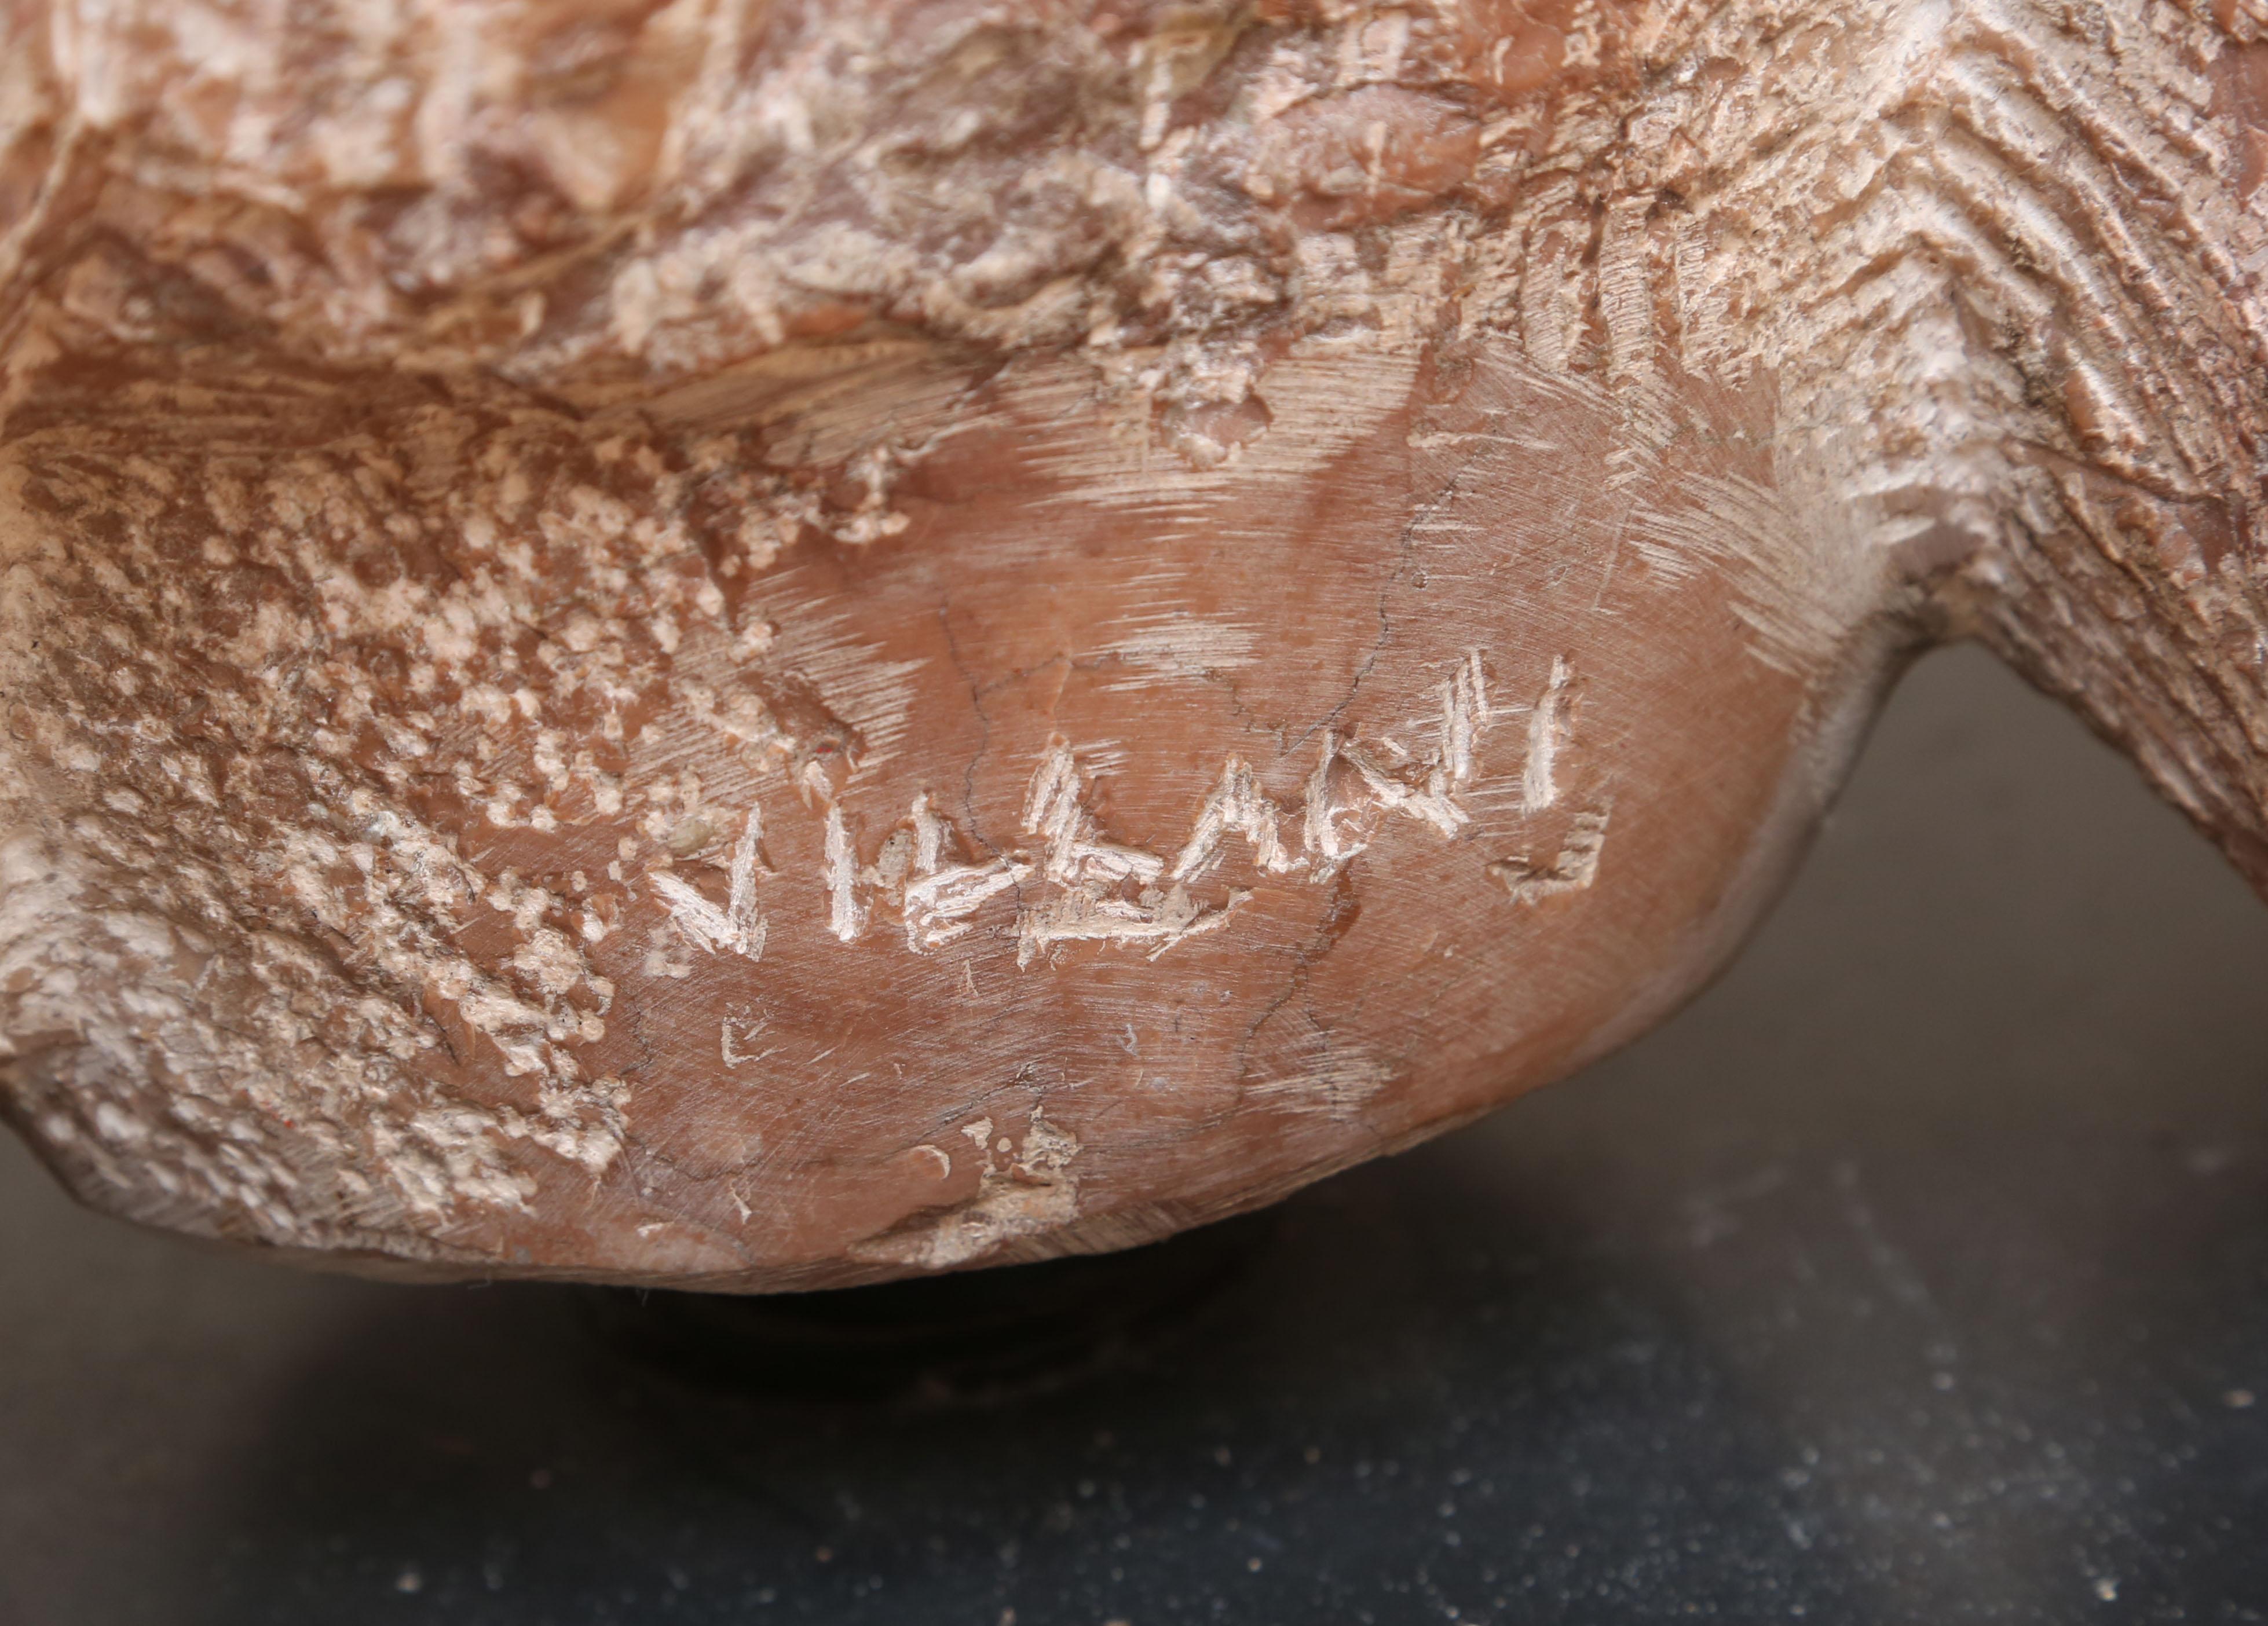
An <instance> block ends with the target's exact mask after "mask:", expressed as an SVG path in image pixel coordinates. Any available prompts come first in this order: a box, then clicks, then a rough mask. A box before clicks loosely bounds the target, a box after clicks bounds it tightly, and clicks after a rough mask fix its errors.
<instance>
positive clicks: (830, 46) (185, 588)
mask: <svg viewBox="0 0 2268 1626" xmlns="http://www.w3.org/2000/svg"><path fill="white" fill-rule="evenodd" d="M2264 178H2268V6H2264V4H2263V0H2216V3H2213V4H2207V3H2205V0H2195V3H2193V4H2188V5H2186V6H2184V5H2176V4H2151V3H2149V0H2070V3H2069V4H2052V3H2051V0H1849V3H1848V4H1843V5H1840V6H1837V7H1836V8H1833V9H1832V10H1831V11H1823V10H1822V9H1821V8H1819V7H1817V6H1815V5H1808V4H1797V3H1796V0H1721V3H1719V4H1699V3H1694V4H1683V3H1681V0H1440V3H1438V4H1425V3H1413V4H1408V5H1404V6H1384V5H1378V6H1373V5H1361V4H1351V3H1347V0H1310V3H1301V0H1257V3H1256V4H1175V5H1163V4H1146V3H1130V4H1116V3H1115V0H1106V3H1105V4H1082V5H1069V4H1066V5H1040V4H976V3H974V0H863V3H855V4H854V3H851V0H808V3H806V4H794V3H792V0H780V3H778V4H769V5H767V4H755V3H748V4H736V3H734V0H677V3H676V4H669V5H666V6H663V5H658V4H639V3H637V0H629V3H623V0H544V3H541V4H534V3H522V4H505V3H504V0H359V3H355V0H336V3H335V4H324V3H320V0H266V3H264V4H262V3H259V0H245V3H242V4H220V3H219V0H166V3H165V4H155V3H154V0H107V3H105V0H4V4H0V1056H5V1057H6V1058H7V1059H6V1061H5V1062H4V1067H5V1070H6V1071H5V1073H4V1085H0V1100H4V1102H5V1105H6V1109H7V1111H8V1113H9V1114H10V1115H11V1118H12V1120H13V1121H14V1122H16V1124H17V1125H18V1127H19V1128H20V1129H22V1131H23V1132H24V1133H25V1134H26V1136H27V1137H29V1138H30V1139H31V1140H32V1141H33V1144H36V1145H37V1146H38V1147H39V1148H40V1151H42V1153H43V1154H44V1155H45V1156H46V1157H47V1159H48V1160H49V1162H50V1163H51V1164H52V1165H53V1166H55V1169H56V1171H57V1172H58V1174H60V1175H61V1176H62V1177H63V1179H64V1180H65V1181H67V1182H69V1184H70V1186H71V1188H72V1189H73V1190H75V1191H76V1192H77V1194H78V1195H79V1196H82V1197H83V1198H85V1200H86V1201H88V1202H90V1203H94V1204H96V1205H97V1206H99V1207H102V1208H105V1209H108V1210H113V1211H114V1212H118V1213H122V1214H125V1215H129V1216H131V1217H134V1218H139V1219H143V1220H147V1221H149V1222H151V1223H154V1224H158V1225H168V1226H173V1227H176V1228H179V1229H181V1230H185V1231H191V1232H199V1233H202V1234H206V1235H211V1236H218V1237H224V1238H232V1239H238V1240H245V1241H249V1242H255V1243H262V1244H267V1245H269V1246H274V1247H285V1248H291V1249H295V1250H309V1251H311V1252H313V1253H316V1254H322V1255H325V1256H328V1257H329V1258H331V1259H334V1260H336V1261H338V1262H350V1263H354V1264H357V1265H359V1266H361V1267H364V1268H369V1269H397V1270H403V1271H409V1272H412V1273H416V1274H423V1275H431V1276H448V1275H461V1274H482V1275H485V1274H520V1275H531V1276H537V1275H542V1276H572V1277H593V1278H601V1279H610V1280H623V1281H645V1282H674V1283H682V1284H698V1285H704V1286H711V1287H718V1288H727V1289H733V1290H740V1291H761V1290H766V1289H776V1288H786V1287H798V1286H808V1285H819V1284H835V1283H844V1282H851V1281H857V1280H863V1279H871V1278H876V1277H887V1276H891V1275H897V1274H902V1273H906V1272H909V1271H917V1270H924V1269H943V1268H948V1267H954V1266H961V1265H966V1264H973V1263H979V1262H998V1261H1004V1260H1010V1259H1021V1258H1030V1257H1034V1256H1037V1255H1041V1254H1049V1253H1054V1252H1060V1251H1064V1250H1071V1249H1083V1248H1101V1247H1116V1246H1120V1245H1123V1244H1128V1243H1131V1242H1136V1241H1139V1240H1146V1239H1149V1238H1152V1237H1155V1236H1158V1235H1160V1234H1162V1233H1164V1232H1169V1231H1171V1230H1174V1229H1175V1228H1177V1227H1180V1226H1183V1225H1189V1224H1193V1223H1196V1222H1197V1221H1200V1220H1203V1219H1205V1218H1212V1217H1215V1216H1218V1215H1220V1214H1224V1213H1226V1212H1229V1211H1231V1210H1235V1209H1238V1208H1241V1207H1246V1206H1249V1205H1252V1204H1255V1203H1261V1202H1263V1201H1265V1200H1267V1199H1269V1198H1270V1197H1272V1196H1278V1195H1279V1194H1281V1193H1282V1192H1284V1191H1285V1190H1287V1189H1289V1188H1292V1187H1293V1186H1295V1185H1297V1184H1299V1183H1300V1182H1302V1181H1307V1180H1311V1179H1314V1177H1316V1176H1317V1175H1319V1174H1323V1173H1325V1172H1328V1171H1329V1170H1330V1169H1333V1168H1336V1167H1339V1166H1344V1165H1345V1164H1347V1163H1349V1162H1351V1161H1354V1160H1357V1159H1362V1158H1366V1157H1369V1156H1372V1155H1374V1154H1376V1153H1378V1152H1380V1151H1388V1150H1390V1149H1392V1148H1394V1147H1396V1146H1400V1145H1403V1144H1409V1143H1410V1141H1412V1140H1414V1139H1417V1138H1418V1137H1424V1136H1425V1135H1429V1134H1432V1133H1434V1132H1436V1131H1438V1130H1440V1129H1442V1128H1444V1127H1447V1125H1450V1124H1453V1123H1455V1122H1460V1121H1462V1120H1463V1119H1466V1118H1469V1117H1470V1116H1471V1115H1474V1114H1476V1113H1479V1112H1482V1111H1484V1110H1486V1109H1487V1108H1489V1107H1491V1106H1494V1105H1496V1104H1498V1103H1499V1102H1501V1101H1503V1100H1506V1099H1508V1098H1509V1097H1511V1096H1512V1095H1513V1094H1515V1093H1519V1092H1520V1091H1521V1090H1524V1089H1527V1088H1529V1087H1532V1086H1534V1085H1537V1084H1540V1083H1543V1082H1544V1081H1546V1080H1548V1079H1550V1078H1556V1077H1558V1076H1560V1075H1562V1074H1564V1073H1565V1072H1566V1071H1569V1070H1570V1069H1572V1068H1573V1067H1575V1066H1577V1065H1579V1064H1580V1063H1581V1062H1582V1061H1584V1060H1585V1059H1586V1058H1587V1057H1590V1056H1595V1055H1597V1054H1599V1053H1600V1052H1601V1051H1602V1050H1603V1049H1605V1048H1608V1047H1609V1046H1611V1045H1613V1044H1615V1043H1616V1042H1618V1041H1621V1040H1623V1039H1624V1038H1626V1037H1628V1036H1629V1035H1631V1034H1633V1033H1634V1032H1636V1031H1638V1029H1639V1028H1641V1027H1643V1026H1646V1024H1647V1023H1649V1022H1651V1021H1653V1020H1654V1019H1657V1018H1659V1017H1660V1016H1661V1014H1662V1013H1663V1012H1665V1011H1667V1010H1668V1009H1669V1008H1671V1007H1672V1006H1674V1005H1675V1004H1676V1003H1677V1002H1678V1001H1679V1000H1681V999H1682V998H1683V997H1686V996H1687V995H1688V994H1689V993H1690V992H1691V990H1693V989H1694V988H1695V987H1696V986H1697V983H1698V982H1700V981H1702V980H1703V979H1705V977H1706V976H1707V975H1709V974H1710V972H1711V971H1712V969H1713V968H1715V967H1716V966H1718V965H1719V964H1720V963H1721V961H1722V960H1723V959H1724V957H1725V955H1726V954H1727V953H1728V952H1729V951H1730V949H1731V948H1732V946H1733V945H1734V943H1735V942H1736V941H1737V939H1738V938H1739V937H1740V934H1741V933H1742V931H1743V930H1744V929H1745V927H1746V926H1747V925H1748V923H1749V922H1750V921H1751V920H1752V919H1753V917H1754V916H1755V915H1756V911H1757V910H1758V909H1760V908H1761V907H1762V905H1763V904H1764V902H1765V901H1767V900H1768V897H1769V894H1770V893H1771V889H1772V887H1774V885H1775V884H1776V882H1777V880H1778V878H1779V877H1780V876H1781V875H1782V874H1783V873H1784V872H1785V870H1786V865H1787V864H1788V863H1789V861H1790V859H1791V858H1792V857H1793V854H1794V852H1795V850H1797V849H1798V848H1799V847H1800V843H1801V842H1802V839H1803V837H1804V835H1805V833H1806V832H1807V831H1808V828H1810V826H1811V824H1812V822H1813V820H1815V817H1816V815H1817V813H1818V812H1819V810H1820V808H1821V807H1822V806H1823V804H1824V802H1825V801H1826V799H1827V798H1829V796H1830V794H1831V793H1832V791H1833V789H1834V786H1835V785H1836V784H1837V781H1838V779H1839V776H1840V775H1841V773H1842V771H1843V769H1844V767H1845V763H1846V762H1847V761H1848V759H1849V756H1850V754H1851V752H1852V749H1853V747H1854V745H1855V742H1856V740H1857V739H1858V737H1859V733H1860V732H1861V731H1862V729H1863V727H1864V725H1865V723H1866V720H1867V717H1868V716H1869V715H1870V713H1871V710H1872V708H1873V707H1874V704H1875V703H1877V702H1878V700H1879V699H1880V697H1881V693H1882V691H1883V690H1884V688H1885V687H1886V685H1887V683H1888V682H1889V680H1890V678H1891V677H1892V676H1893V675H1894V673H1895V671H1896V668H1897V666H1899V664H1900V663H1901V662H1902V661H1903V660H1904V658H1906V657H1907V656H1908V655H1909V654H1910V653H1911V651H1913V650H1914V649H1916V648H1917V647H1918V646H1920V645H1921V644H1925V643H1926V642H1928V641H1930V640H1933V639H1937V638H1943V637H1948V636H1981V637H1983V638H1985V639H1987V640H1989V641H1990V642H1992V644H1994V645H1995V646H1996V647H1998V648H1999V649H2001V650H2002V651H2005V652H2006V653H2007V654H2008V655H2009V656H2010V657H2011V658H2014V659H2015V660H2016V661H2017V662H2019V663H2020V664H2021V666H2023V667H2024V669H2025V670H2026V671H2028V672H2029V673H2031V674H2032V675H2033V676H2034V677H2035V679H2036V680H2037V681H2041V682H2043V683H2044V684H2046V685H2048V686H2050V687H2051V688H2056V689H2058V690H2059V691H2060V692H2063V693H2065V694H2066V695H2069V696H2070V697H2071V699H2072V700H2073V703H2075V704H2077V705H2078V706H2080V708H2081V709H2082V710H2084V711H2085V712H2086V714H2087V715H2088V717H2090V718H2091V719H2092V720H2093V721H2094V722H2095V724H2096V725H2098V726H2099V727H2101V728H2102V730H2103V731H2104V732H2107V733H2109V734H2110V736H2112V737H2113V738H2115V739H2118V740H2119V741H2121V742H2122V743H2124V745H2125V746H2126V747H2128V748H2129V749H2130V750H2132V752H2133V754H2135V756H2136V757H2137V758H2138V760H2139V761H2140V762H2141V763H2142V765H2143V767H2144V768H2145V769H2147V771H2148V772H2149V773H2150V775H2151V776H2153V777H2154V779H2155V781H2156V782H2157V783H2158V784H2160V785H2161V787H2162V788H2163V789H2164V790H2165V791H2166V792H2167V794H2169V796H2171V797H2172V798H2174V799H2175V800H2176V801H2177V802H2178V803H2179V804H2180V805H2181V806H2183V808H2184V809H2186V810H2187V811H2188V812H2189V813H2191V815H2192V816H2193V817H2194V818H2195V819H2196V820H2198V822H2199V823H2200V824H2201V825H2202V826H2203V827H2204V828H2205V829H2206V830H2207V831H2208V832H2210V833H2211V834H2212V835H2213V836H2214V837H2215V838H2216V839H2217V840H2219V841H2220V842H2221V843H2222V845H2223V846H2224V847H2225V848H2226V849H2227V850H2228V852H2229V853H2230V854H2231V856H2232V857H2234V858H2235V860H2236V862H2237V863H2238V864H2239V865H2240V866H2242V868H2243V869H2244V870H2245V871H2246V872H2247V873H2248V874H2249V875H2250V877H2251V878H2252V879H2254V880H2255V882H2256V883H2261V884H2268V696H2264V683H2263V679H2264V670H2268V620H2264V607H2268V592H2264V590H2268V575H2264V572H2268V519H2264V510H2263V498H2264V495H2268V494H2264V492H2263V487H2262V475H2263V468H2264V462H2263V457H2264V452H2263V445H2262V433H2263V429H2264V425H2268V371H2264V368H2268V355H2264V338H2268V186H2264ZM1631 1132H1632V1133H1633V1134H1642V1133H1644V1132H1645V1126H1643V1125H1636V1124H1634V1125H1632V1126H1631Z"/></svg>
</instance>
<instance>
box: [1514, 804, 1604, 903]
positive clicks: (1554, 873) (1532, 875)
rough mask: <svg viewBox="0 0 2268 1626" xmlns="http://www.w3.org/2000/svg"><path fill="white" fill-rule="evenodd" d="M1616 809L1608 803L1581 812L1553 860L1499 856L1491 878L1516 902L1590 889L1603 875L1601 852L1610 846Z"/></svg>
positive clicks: (1571, 823) (1569, 826) (1569, 825)
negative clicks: (1610, 828) (1609, 834)
mask: <svg viewBox="0 0 2268 1626" xmlns="http://www.w3.org/2000/svg"><path fill="white" fill-rule="evenodd" d="M1613 811H1614V810H1613V808H1612V807H1611V806H1608V807H1601V808H1595V809H1586V810H1585V811H1583V812H1581V813H1577V814H1576V815H1575V817H1574V818H1573V819H1572V820H1571V821H1570V822H1569V824H1568V828H1567V838H1566V841H1565V842H1564V843H1563V844H1562V845H1561V847H1560V849H1559V851H1558V853H1557V856H1555V857H1552V858H1551V859H1550V862H1548V863H1543V864H1538V863H1536V862H1534V861H1533V860H1530V859H1528V858H1499V859H1498V860H1497V861H1496V862H1495V863H1493V864H1491V865H1489V866H1488V872H1489V879H1491V880H1492V881H1494V882H1496V884H1497V885H1498V886H1499V887H1503V888H1504V889H1505V891H1506V892H1507V893H1509V894H1511V896H1512V901H1513V902H1514V903H1540V902H1542V901H1543V900H1544V899H1546V898H1555V897H1559V896H1562V895H1564V894H1567V893H1571V892H1587V891H1588V890H1589V889H1590V887H1591V884H1592V883H1593V882H1594V881H1595V880H1597V879H1599V856H1600V854H1601V853H1602V852H1603V851H1604V850H1606V845H1607V820H1608V818H1609V815H1610V814H1611V813H1613Z"/></svg>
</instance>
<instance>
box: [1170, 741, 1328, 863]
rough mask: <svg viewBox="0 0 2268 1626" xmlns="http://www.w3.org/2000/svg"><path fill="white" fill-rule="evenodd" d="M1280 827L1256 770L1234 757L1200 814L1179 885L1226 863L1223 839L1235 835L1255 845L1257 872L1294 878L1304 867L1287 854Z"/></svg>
mask: <svg viewBox="0 0 2268 1626" xmlns="http://www.w3.org/2000/svg"><path fill="white" fill-rule="evenodd" d="M1277 822H1278V821H1277V814H1276V804H1275V803H1274V802H1272V801H1270V800H1269V799H1268V798H1267V797H1266V796H1265V795H1263V793H1262V791H1261V789H1260V785H1259V782H1258V781H1256V779H1254V777H1253V776H1252V769H1249V768H1248V767H1247V766H1245V763H1244V760H1243V759H1242V758H1241V757H1234V756H1232V757H1230V758H1229V759H1228V761H1226V763H1225V764H1223V765H1222V767H1221V770H1220V783H1219V784H1216V785H1215V786H1213V788H1212V791H1211V794H1210V795H1208V796H1207V797H1206V798H1205V802H1204V807H1203V808H1202V809H1200V810H1199V812H1198V813H1197V828H1196V829H1194V830H1192V831H1191V832H1189V840H1188V842H1185V843H1184V844H1183V845H1182V850H1181V854H1180V856H1179V857H1176V858H1175V860H1174V869H1173V879H1175V880H1176V881H1186V880H1194V879H1197V877H1199V876H1201V875H1203V874H1204V873H1205V872H1207V871H1209V870H1211V869H1212V868H1213V867H1214V866H1215V865H1218V864H1219V862H1220V843H1221V840H1222V838H1223V837H1224V836H1226V835H1232V834H1233V835H1241V836H1243V837H1244V838H1245V839H1246V840H1247V841H1248V842H1251V843H1252V862H1253V864H1254V865H1255V866H1256V867H1257V868H1259V869H1263V870H1265V871H1267V872H1268V873H1270V875H1288V874H1290V873H1291V872H1292V871H1294V870H1296V869H1299V868H1300V867H1301V865H1302V864H1303V862H1304V861H1303V860H1301V859H1300V858H1296V857H1292V854H1291V853H1290V851H1288V850H1286V849H1285V845H1284V840H1283V837H1282V835H1279V834H1278V830H1277Z"/></svg>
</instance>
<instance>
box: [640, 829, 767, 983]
mask: <svg viewBox="0 0 2268 1626" xmlns="http://www.w3.org/2000/svg"><path fill="white" fill-rule="evenodd" d="M763 834H764V824H763V813H762V809H761V808H758V807H756V806H753V805H751V806H750V807H749V808H748V816H747V820H746V822H744V823H743V824H742V825H741V827H740V841H739V842H738V843H736V844H735V845H734V847H733V867H732V869H731V871H730V876H731V881H730V887H731V890H730V891H729V892H728V893H727V894H726V897H725V907H724V908H722V909H719V908H718V907H717V906H716V905H715V904H714V903H711V901H709V900H708V899H707V898H705V897H703V896H702V895H701V894H700V892H699V891H697V890H696V888H695V887H693V885H692V883H691V882H689V881H686V880H682V879H679V878H678V877H677V876H675V875H673V874H670V873H669V872H667V871H666V870H664V871H657V872H655V873H654V874H653V875H652V881H653V889H654V891H655V892H656V893H657V894H659V895H660V897H661V899H662V901H664V902H665V903H666V904H667V905H668V906H669V915H670V918H671V919H672V920H674V921H675V922H676V923H677V929H678V930H679V931H682V932H683V933H684V934H685V935H686V936H687V937H688V938H690V939H691V940H692V941H693V942H694V943H695V944H696V945H699V946H700V947H701V948H703V949H705V950H707V951H708V952H709V953H711V954H716V953H733V954H739V955H740V956H741V957H743V958H744V959H747V960H761V959H762V958H763V953H764V917H763V916H762V913H761V912H760V911H759V910H758V909H757V908H756V868H757V850H758V846H759V844H760V843H761V842H762V840H763Z"/></svg>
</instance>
